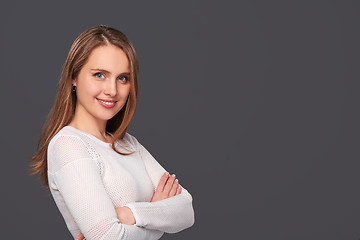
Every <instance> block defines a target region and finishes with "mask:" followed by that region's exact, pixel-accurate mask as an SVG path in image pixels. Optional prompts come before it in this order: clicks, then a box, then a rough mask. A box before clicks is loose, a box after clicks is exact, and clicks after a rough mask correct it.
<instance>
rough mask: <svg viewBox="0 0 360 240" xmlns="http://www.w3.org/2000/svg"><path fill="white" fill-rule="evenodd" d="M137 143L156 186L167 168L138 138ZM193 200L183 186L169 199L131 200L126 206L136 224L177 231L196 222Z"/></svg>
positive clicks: (168, 231) (169, 231)
mask: <svg viewBox="0 0 360 240" xmlns="http://www.w3.org/2000/svg"><path fill="white" fill-rule="evenodd" d="M133 138H134V137H133ZM135 144H136V145H137V149H138V151H139V152H140V155H141V158H142V160H143V162H144V164H145V167H146V170H147V172H148V174H149V176H150V179H151V181H152V183H153V185H154V187H155V188H156V187H157V186H158V183H159V180H160V178H161V176H162V175H163V174H164V173H165V172H166V170H165V169H164V168H163V167H162V166H161V165H160V164H159V163H158V162H157V161H156V159H155V158H154V157H153V156H152V155H151V154H150V153H149V152H148V151H147V150H146V148H145V147H144V146H143V145H141V144H140V143H139V142H138V141H137V140H136V139H135ZM181 187H182V186H181ZM192 201H193V198H192V196H191V194H190V193H189V192H188V191H187V190H186V189H185V188H183V187H182V190H181V193H180V194H178V195H175V196H173V197H169V198H167V199H163V200H160V201H156V202H130V203H128V204H125V205H124V206H126V207H128V208H130V209H131V211H132V212H133V215H134V217H135V219H136V224H135V225H136V226H139V227H144V228H147V229H155V230H160V231H163V232H166V233H176V232H180V231H182V230H184V229H186V228H189V227H191V226H192V225H193V224H194V222H195V216H194V209H193V206H192Z"/></svg>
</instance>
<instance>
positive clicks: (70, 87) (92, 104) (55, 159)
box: [31, 26, 194, 240]
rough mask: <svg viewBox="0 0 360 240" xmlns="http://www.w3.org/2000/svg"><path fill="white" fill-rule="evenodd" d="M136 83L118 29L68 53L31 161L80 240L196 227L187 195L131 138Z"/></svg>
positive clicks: (133, 59) (127, 45) (93, 31)
mask: <svg viewBox="0 0 360 240" xmlns="http://www.w3.org/2000/svg"><path fill="white" fill-rule="evenodd" d="M137 77H138V61H137V56H136V53H135V50H134V48H133V46H132V44H131V42H130V41H129V39H128V38H127V37H126V36H125V35H124V34H123V33H121V32H120V31H118V30H116V29H114V28H111V27H107V26H96V27H92V28H90V29H88V30H86V31H84V32H83V33H81V34H80V35H79V36H78V38H77V39H76V40H75V41H74V43H73V45H72V46H71V49H70V52H69V54H68V57H67V59H66V62H65V65H64V69H63V72H62V75H61V79H60V83H59V90H58V94H57V97H56V101H55V104H54V106H53V107H52V109H51V111H50V113H49V115H48V119H47V121H46V123H45V125H44V127H43V130H42V133H41V135H40V140H39V144H38V152H37V154H36V155H35V156H33V157H32V159H31V160H32V161H33V165H32V167H33V169H32V174H36V173H40V178H41V180H42V181H43V182H44V185H45V187H46V188H47V189H49V190H50V192H51V194H52V196H53V198H54V200H55V202H56V204H57V206H58V208H59V210H60V212H61V214H62V216H63V217H64V220H65V222H66V225H67V227H68V229H69V231H70V232H71V234H72V235H73V237H74V238H76V239H83V237H85V238H86V239H87V240H92V239H107V240H109V239H159V238H160V237H161V236H162V235H163V234H164V232H167V233H175V232H179V231H182V230H184V229H186V228H188V227H190V226H192V225H193V224H194V210H193V206H192V196H191V195H190V193H189V192H188V191H187V190H186V189H185V188H183V187H182V186H180V184H179V183H178V179H176V178H175V175H174V174H173V175H171V176H170V175H169V174H168V172H166V170H165V169H164V168H163V167H162V166H161V165H160V164H159V163H158V162H157V161H156V160H155V159H154V158H153V157H152V155H151V154H150V153H149V152H148V151H147V150H146V149H145V148H144V146H142V145H141V144H140V143H139V142H138V141H137V139H136V138H135V137H134V136H132V135H131V134H129V133H127V131H126V130H127V127H128V125H129V123H130V121H131V119H132V117H133V115H134V112H135V106H136V99H137V94H138V81H137Z"/></svg>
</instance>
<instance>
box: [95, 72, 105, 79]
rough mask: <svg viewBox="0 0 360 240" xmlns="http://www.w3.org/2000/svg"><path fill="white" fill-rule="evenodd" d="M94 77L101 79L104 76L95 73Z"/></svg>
mask: <svg viewBox="0 0 360 240" xmlns="http://www.w3.org/2000/svg"><path fill="white" fill-rule="evenodd" d="M94 76H95V77H97V78H103V77H104V75H103V74H102V73H95V74H94Z"/></svg>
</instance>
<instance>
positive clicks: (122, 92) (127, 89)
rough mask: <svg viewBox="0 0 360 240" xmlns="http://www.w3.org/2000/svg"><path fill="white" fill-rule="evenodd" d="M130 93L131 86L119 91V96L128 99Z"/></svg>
mask: <svg viewBox="0 0 360 240" xmlns="http://www.w3.org/2000/svg"><path fill="white" fill-rule="evenodd" d="M129 93H130V85H129V86H126V87H122V88H120V89H119V94H120V96H121V98H127V96H128V95H129Z"/></svg>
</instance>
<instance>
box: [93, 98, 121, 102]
mask: <svg viewBox="0 0 360 240" xmlns="http://www.w3.org/2000/svg"><path fill="white" fill-rule="evenodd" d="M96 99H97V100H100V101H103V102H108V103H116V102H117V101H114V100H106V99H100V98H96Z"/></svg>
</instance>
